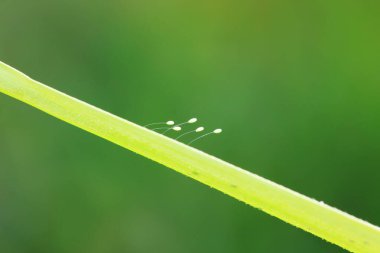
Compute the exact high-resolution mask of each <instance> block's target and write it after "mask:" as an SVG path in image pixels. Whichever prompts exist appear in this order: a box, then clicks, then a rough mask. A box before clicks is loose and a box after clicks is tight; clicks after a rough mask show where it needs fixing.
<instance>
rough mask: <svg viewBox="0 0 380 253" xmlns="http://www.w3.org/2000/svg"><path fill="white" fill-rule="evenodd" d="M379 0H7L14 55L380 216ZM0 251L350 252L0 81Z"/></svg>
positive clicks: (222, 152)
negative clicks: (49, 111)
mask: <svg viewBox="0 0 380 253" xmlns="http://www.w3.org/2000/svg"><path fill="white" fill-rule="evenodd" d="M379 9H380V2H379V1H366V0H364V1H354V0H348V1H339V0H338V1H328V0H321V1H297V0H292V1H279V0H277V1H275V0H270V1H268V0H255V1H252V0H238V1H231V0H230V1H228V0H219V1H214V0H206V1H197V0H195V1H175V0H163V1H149V0H145V1H144V0H140V1H138V0H127V1H116V0H111V1H85V0H76V1H74V0H65V1H52V0H33V1H26V0H24V1H22V0H1V2H0V60H1V61H4V62H6V63H8V64H10V65H12V66H14V67H16V68H18V69H19V70H21V71H23V72H25V73H26V74H28V75H30V76H31V77H33V78H35V79H37V80H39V81H41V82H44V83H46V84H48V85H51V86H52V87H54V88H57V89H59V90H61V91H64V92H67V93H69V94H71V95H73V96H75V97H78V98H80V99H83V100H85V101H87V102H89V103H92V104H94V105H96V106H99V107H101V108H103V109H105V110H108V111H110V112H112V113H115V114H117V115H119V116H122V117H125V118H127V119H129V120H131V121H133V122H136V123H139V124H148V123H151V122H157V121H162V120H169V119H173V120H176V121H184V120H187V119H189V118H191V117H193V116H196V117H198V118H199V120H200V122H201V123H202V124H203V125H204V126H206V127H207V128H215V127H222V128H223V129H224V133H223V134H222V135H219V136H212V137H209V138H207V139H203V140H202V141H199V142H197V143H194V146H195V147H197V148H200V149H201V150H204V151H206V152H209V153H210V154H213V155H216V156H217V157H220V158H222V159H224V160H226V161H228V162H231V163H233V164H236V165H239V166H241V167H243V168H245V169H248V170H250V171H252V172H254V173H257V174H259V175H261V176H264V177H266V178H268V179H271V180H273V181H275V182H278V183H280V184H283V185H285V186H287V187H289V188H291V189H294V190H296V191H299V192H301V193H303V194H306V195H308V196H310V197H313V198H316V199H318V200H323V201H324V202H326V203H328V204H331V205H333V206H335V207H338V208H340V209H342V210H345V211H347V212H349V213H351V214H353V215H356V216H358V217H361V218H363V219H365V220H368V221H369V222H371V223H374V224H377V225H380V201H379V199H380V191H379V190H380V186H379V182H380V171H379V169H380V155H379V151H380V115H379V111H380V99H379V98H380V71H379V59H380V32H379V27H380V16H379ZM0 251H1V252H2V253H25V252H28V253H29V252H39V253H43V252H49V253H50V252H57V253H66V252H67V253H69V252H70V253H77V252H78V253H84V252H92V253H98V252H99V253H100V252H102V253H103V252H111V253H113V252H115V253H116V252H131V253H148V252H149V253H151V252H165V253H171V252H184V253H190V252H217V253H224V252H226V253H227V252H344V251H343V250H342V249H340V248H338V247H337V246H334V245H331V244H328V243H326V242H324V241H322V240H321V239H319V238H316V237H314V236H312V235H310V234H308V233H306V232H303V231H301V230H299V229H296V228H294V227H292V226H290V225H288V224H285V223H284V222H282V221H280V220H278V219H276V218H273V217H270V216H269V215H267V214H265V213H262V212H260V211H258V210H256V209H254V208H251V207H249V206H247V205H245V204H243V203H240V202H238V201H236V200H234V199H232V198H230V197H228V196H225V195H223V194H222V193H220V192H217V191H215V190H211V189H209V188H208V187H206V186H204V185H202V184H200V183H198V182H195V181H193V180H191V179H189V178H186V177H184V176H182V175H180V174H177V173H176V172H173V171H171V170H170V169H167V168H165V167H163V166H161V165H158V164H155V163H153V162H151V161H150V160H148V159H146V158H143V157H140V156H138V155H136V154H134V153H132V152H130V151H127V150H124V149H122V148H120V147H118V146H116V145H114V144H111V143H108V142H106V141H104V140H102V139H100V138H98V137H95V136H92V135H90V134H88V133H85V132H83V131H81V130H79V129H77V128H75V127H72V126H70V125H68V124H66V123H63V122H60V121H58V120H56V119H54V118H52V117H50V116H48V115H45V114H44V113H41V112H39V111H37V110H35V109H33V108H31V107H29V106H27V105H24V104H22V103H20V102H18V101H15V100H13V99H11V98H8V97H6V96H4V95H0Z"/></svg>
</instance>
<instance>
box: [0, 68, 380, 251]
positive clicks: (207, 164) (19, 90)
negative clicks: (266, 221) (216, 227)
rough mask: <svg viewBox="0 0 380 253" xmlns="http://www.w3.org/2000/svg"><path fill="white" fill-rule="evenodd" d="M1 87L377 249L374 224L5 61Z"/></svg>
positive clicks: (359, 246) (298, 220) (241, 196)
mask: <svg viewBox="0 0 380 253" xmlns="http://www.w3.org/2000/svg"><path fill="white" fill-rule="evenodd" d="M0 91H1V92H3V93H5V94H7V95H9V96H11V97H14V98H16V99H18V100H21V101H23V102H25V103H27V104H30V105H32V106H34V107H36V108H38V109H40V110H42V111H44V112H46V113H48V114H50V115H52V116H54V117H57V118H59V119H61V120H63V121H66V122H68V123H70V124H73V125H75V126H77V127H79V128H82V129H84V130H86V131H89V132H91V133H93V134H95V135H98V136H100V137H102V138H105V139H107V140H109V141H111V142H114V143H116V144H118V145H120V146H123V147H125V148H127V149H130V150H132V151H134V152H136V153H138V154H141V155H143V156H145V157H147V158H149V159H152V160H154V161H156V162H159V163H161V164H163V165H166V166H167V167H169V168H172V169H174V170H176V171H178V172H180V173H182V174H185V175H187V176H189V177H192V178H194V179H196V180H198V181H200V182H202V183H204V184H207V185H209V186H211V187H213V188H215V189H218V190H220V191H222V192H224V193H226V194H228V195H230V196H233V197H235V198H236V199H238V200H241V201H243V202H245V203H247V204H249V205H251V206H253V207H256V208H259V209H261V210H263V211H265V212H267V213H269V214H271V215H273V216H276V217H278V218H280V219H282V220H284V221H286V222H288V223H290V224H293V225H295V226H297V227H299V228H302V229H304V230H306V231H308V232H311V233H313V234H315V235H317V236H319V237H321V238H323V239H325V240H327V241H330V242H332V243H334V244H337V245H339V246H341V247H343V248H345V249H347V250H349V251H352V252H364V253H375V252H379V251H380V230H379V228H378V227H375V226H373V225H371V224H369V223H366V222H364V221H361V220H359V219H357V218H355V217H353V216H350V215H348V214H346V213H343V212H341V211H339V210H337V209H334V208H332V207H329V206H327V205H325V204H324V203H321V202H318V201H315V200H312V199H310V198H307V197H305V196H303V195H300V194H298V193H296V192H294V191H291V190H289V189H287V188H284V187H282V186H280V185H277V184H275V183H273V182H271V181H268V180H266V179H264V178H261V177H259V176H257V175H255V174H252V173H249V172H247V171H244V170H242V169H240V168H238V167H236V166H233V165H231V164H229V163H226V162H224V161H222V160H219V159H217V158H215V157H212V156H210V155H207V154H205V153H203V152H200V151H199V150H196V149H194V148H191V147H189V146H187V145H183V144H182V143H179V142H177V141H175V140H173V139H170V138H167V137H165V136H162V135H160V134H157V133H155V132H152V131H150V130H147V129H146V128H143V127H140V126H138V125H136V124H133V123H131V122H129V121H127V120H124V119H121V118H119V117H116V116H114V115H112V114H110V113H107V112H105V111H103V110H100V109H98V108H96V107H93V106H91V105H89V104H87V103H84V102H82V101H80V100H77V99H75V98H72V97H70V96H67V95H65V94H63V93H61V92H58V91H56V90H54V89H52V88H49V87H47V86H45V85H43V84H41V83H38V82H36V81H34V80H32V79H30V78H28V77H27V76H25V75H24V74H22V73H20V72H18V71H16V70H14V69H13V68H11V67H9V66H7V65H5V64H4V63H0ZM142 187H149V185H146V186H142Z"/></svg>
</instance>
